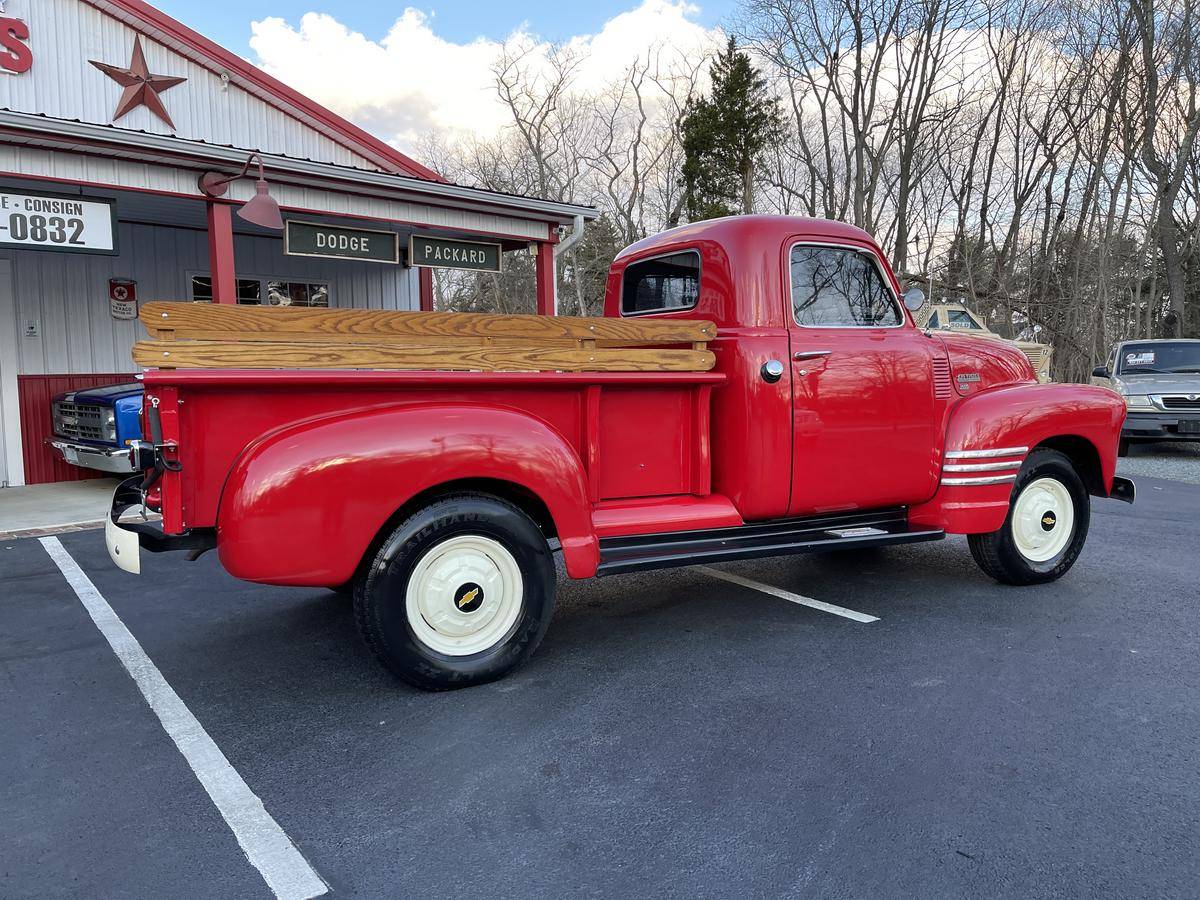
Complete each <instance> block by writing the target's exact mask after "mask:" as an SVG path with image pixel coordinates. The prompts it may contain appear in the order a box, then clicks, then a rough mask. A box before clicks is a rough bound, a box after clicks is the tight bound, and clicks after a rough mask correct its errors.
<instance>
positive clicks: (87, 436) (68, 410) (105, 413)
mask: <svg viewBox="0 0 1200 900" xmlns="http://www.w3.org/2000/svg"><path fill="white" fill-rule="evenodd" d="M110 414H111V408H110V407H107V406H94V405H91V404H86V403H70V402H68V401H66V400H60V401H59V402H57V403H55V404H54V433H55V434H57V435H60V436H61V437H68V438H75V439H77V440H84V441H107V440H112V439H113V429H111V428H110V427H108V425H107V422H108V417H109V415H110Z"/></svg>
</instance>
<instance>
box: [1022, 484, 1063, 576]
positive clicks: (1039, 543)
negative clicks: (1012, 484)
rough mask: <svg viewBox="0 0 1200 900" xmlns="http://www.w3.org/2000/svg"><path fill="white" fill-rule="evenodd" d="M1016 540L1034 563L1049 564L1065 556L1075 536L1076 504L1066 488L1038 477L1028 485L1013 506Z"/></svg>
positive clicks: (1026, 556)
mask: <svg viewBox="0 0 1200 900" xmlns="http://www.w3.org/2000/svg"><path fill="white" fill-rule="evenodd" d="M1012 533H1013V541H1014V542H1015V543H1016V545H1017V550H1018V551H1019V552H1020V554H1021V555H1022V556H1023V557H1025V558H1026V559H1028V560H1030V561H1031V562H1046V561H1047V560H1050V559H1054V557H1056V556H1058V554H1060V553H1062V551H1063V549H1064V548H1066V546H1067V544H1069V543H1070V541H1071V536H1072V535H1073V534H1074V533H1075V503H1074V502H1073V501H1072V499H1071V492H1070V491H1068V490H1067V488H1066V485H1064V484H1063V483H1062V482H1061V481H1059V480H1057V479H1055V478H1038V479H1037V480H1036V481H1031V482H1030V483H1029V484H1027V485H1025V489H1024V490H1023V491H1021V494H1020V496H1018V497H1017V502H1016V503H1015V504H1014V505H1013V516H1012Z"/></svg>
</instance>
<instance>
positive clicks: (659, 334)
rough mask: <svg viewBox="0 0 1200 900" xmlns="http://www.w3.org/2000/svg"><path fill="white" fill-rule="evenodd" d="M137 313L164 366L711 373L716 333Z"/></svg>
mask: <svg viewBox="0 0 1200 900" xmlns="http://www.w3.org/2000/svg"><path fill="white" fill-rule="evenodd" d="M140 319H141V321H142V324H143V325H144V326H145V327H146V330H147V331H148V332H149V334H150V337H151V340H149V341H139V342H138V343H137V344H135V345H134V348H133V358H134V361H135V362H137V363H138V364H139V365H142V366H148V367H149V366H153V367H157V368H160V369H167V368H172V369H173V368H237V369H244V368H259V369H277V368H303V369H313V368H318V369H437V370H450V371H455V370H458V371H463V370H481V371H547V370H550V371H568V372H640V371H657V372H664V371H665V372H704V371H708V370H709V369H711V368H712V367H713V365H714V364H715V358H714V356H713V354H712V353H711V351H709V350H708V347H707V345H708V342H709V341H711V340H712V339H713V338H715V337H716V333H717V329H716V326H715V325H714V324H713V323H712V322H706V321H698V320H686V319H608V318H582V317H571V316H528V315H513V316H507V315H490V314H481V313H438V312H394V311H385V310H366V309H291V308H278V307H263V306H225V305H215V304H199V303H171V302H153V303H147V304H145V305H144V306H143V307H142V310H141V314H140ZM672 345H675V346H672ZM678 345H684V346H683V347H679V346H678Z"/></svg>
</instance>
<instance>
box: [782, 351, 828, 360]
mask: <svg viewBox="0 0 1200 900" xmlns="http://www.w3.org/2000/svg"><path fill="white" fill-rule="evenodd" d="M832 352H833V351H832V350H797V351H796V352H795V353H793V354H792V359H794V360H795V361H796V362H801V361H803V360H806V359H820V358H821V357H823V356H828V355H829V354H831V353H832Z"/></svg>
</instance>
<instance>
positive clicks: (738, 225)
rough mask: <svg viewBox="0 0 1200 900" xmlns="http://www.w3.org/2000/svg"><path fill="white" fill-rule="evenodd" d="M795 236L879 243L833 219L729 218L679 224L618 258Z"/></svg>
mask: <svg viewBox="0 0 1200 900" xmlns="http://www.w3.org/2000/svg"><path fill="white" fill-rule="evenodd" d="M794 234H807V235H812V236H814V237H821V238H830V239H833V240H838V239H841V240H851V241H856V242H857V241H866V242H868V243H870V244H872V245H873V244H874V243H875V241H874V239H873V238H872V237H871V235H869V234H868V233H867V232H865V231H863V230H862V229H861V228H857V227H855V226H854V225H847V224H846V223H845V222H836V221H834V220H832V219H813V218H808V217H806V216H762V215H752V216H726V217H724V218H721V219H706V220H704V221H703V222H691V223H689V224H687V225H679V226H677V227H675V228H670V229H668V230H666V231H663V232H660V233H659V234H655V235H651V236H650V237H648V238H643V239H642V240H640V241H638V242H636V243H634V244H630V245H629V246H628V247H626V248H625V249H624V250H622V251H621V252H620V253H618V254H617V257H616V258H617V259H618V260H620V259H624V258H626V257H628V256H634V255H639V256H640V255H642V254H643V253H645V252H646V251H647V250H655V249H658V248H660V247H671V246H675V245H678V244H680V243H683V242H686V241H691V240H710V241H716V242H718V243H729V241H730V239H734V240H746V239H747V238H748V237H749V238H752V239H753V240H754V241H755V242H758V241H764V240H769V241H772V242H774V241H779V240H783V239H784V238H786V237H788V236H790V235H794Z"/></svg>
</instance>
